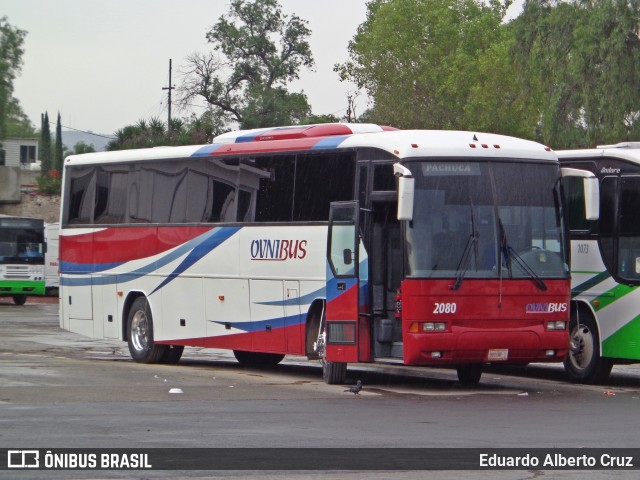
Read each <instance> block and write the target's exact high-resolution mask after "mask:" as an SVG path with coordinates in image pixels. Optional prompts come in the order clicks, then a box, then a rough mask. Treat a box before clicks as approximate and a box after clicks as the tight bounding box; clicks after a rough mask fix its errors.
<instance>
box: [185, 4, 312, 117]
mask: <svg viewBox="0 0 640 480" xmlns="http://www.w3.org/2000/svg"><path fill="white" fill-rule="evenodd" d="M309 34H310V30H309V29H308V28H307V22H306V21H305V20H302V19H301V18H299V17H298V16H296V15H291V16H290V17H288V16H286V15H284V14H283V13H282V10H281V8H280V5H279V3H278V2H277V0H232V1H231V7H230V10H229V13H228V14H227V15H226V16H225V15H223V16H221V17H220V18H219V19H218V22H217V23H216V24H215V25H214V26H213V28H212V29H211V30H210V31H209V32H208V33H207V35H206V38H207V40H208V41H209V42H210V43H211V44H213V46H214V47H213V52H209V53H207V54H199V53H196V54H193V55H192V56H190V57H189V58H188V63H189V67H188V68H187V70H186V71H185V72H184V75H183V76H184V83H183V85H182V86H181V87H180V88H179V94H180V98H181V103H182V104H188V103H189V102H190V101H192V100H194V99H204V100H205V101H206V103H207V104H208V105H209V106H210V108H211V110H212V111H213V112H214V114H216V115H218V116H219V117H220V119H221V120H222V121H224V122H225V123H228V122H235V123H236V124H238V125H239V126H240V128H255V127H264V126H273V125H282V124H295V123H300V122H303V121H304V119H305V118H306V117H308V116H309V115H310V113H311V109H310V107H309V104H308V102H307V97H306V95H305V94H304V93H302V92H301V93H291V92H289V91H288V90H287V88H286V87H287V85H288V84H289V82H291V81H292V80H295V79H297V78H298V76H299V71H300V69H301V68H302V67H308V68H312V67H313V65H314V61H313V56H312V54H311V49H310V46H309V43H308V41H307V38H308V36H309Z"/></svg>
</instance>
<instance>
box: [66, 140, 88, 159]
mask: <svg viewBox="0 0 640 480" xmlns="http://www.w3.org/2000/svg"><path fill="white" fill-rule="evenodd" d="M95 151H96V149H95V148H94V147H93V144H90V145H87V144H86V143H84V142H82V141H80V142H78V143H76V144H75V145H74V146H73V150H71V151H70V152H67V153H65V156H66V155H67V154H68V155H80V154H82V153H93V152H95Z"/></svg>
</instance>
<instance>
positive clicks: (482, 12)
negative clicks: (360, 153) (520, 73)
mask: <svg viewBox="0 0 640 480" xmlns="http://www.w3.org/2000/svg"><path fill="white" fill-rule="evenodd" d="M510 3H511V1H510V0H507V1H504V2H499V1H498V0H492V1H490V2H482V1H476V0H372V1H371V2H370V3H369V4H368V12H367V19H366V20H365V22H364V23H362V24H361V25H360V26H359V27H358V31H357V33H356V35H355V36H354V38H353V40H352V41H351V42H350V43H349V53H350V57H351V59H350V60H349V61H347V62H346V63H344V64H339V65H336V66H335V70H336V71H337V72H338V73H339V75H340V78H341V79H343V80H347V79H348V80H351V81H353V82H354V83H356V85H358V87H360V88H364V89H365V90H366V91H367V93H368V94H369V96H370V97H371V98H372V99H373V102H374V104H373V107H372V108H371V110H370V111H369V112H367V116H368V117H369V118H371V119H372V120H373V121H376V122H378V123H383V124H390V125H393V126H396V127H401V128H458V129H464V128H474V125H475V124H477V123H478V122H477V121H476V120H475V119H474V117H473V116H471V115H472V114H473V113H474V112H477V107H476V106H475V103H474V102H476V100H477V99H476V98H474V96H472V94H473V93H474V92H475V91H474V88H477V87H478V85H479V84H481V83H482V82H483V81H488V80H489V79H488V78H487V70H486V69H484V70H483V68H482V65H483V62H484V63H485V64H486V63H488V62H490V61H491V58H492V57H498V58H497V59H498V62H497V65H503V64H505V63H506V57H507V52H506V51H505V50H504V49H500V48H497V47H495V45H497V44H500V43H501V42H504V41H505V37H504V33H503V31H502V30H503V26H502V19H503V17H504V15H505V12H506V9H507V8H508V6H509V5H510ZM503 73H504V72H503V69H502V68H499V69H498V70H497V72H496V71H495V70H494V72H493V74H494V75H497V76H499V75H502V74H503ZM485 95H486V93H485Z"/></svg>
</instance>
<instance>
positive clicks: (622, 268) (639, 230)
mask: <svg viewBox="0 0 640 480" xmlns="http://www.w3.org/2000/svg"><path fill="white" fill-rule="evenodd" d="M618 266H619V275H620V277H622V278H625V279H628V280H636V281H637V280H638V279H640V177H625V176H623V177H622V182H621V194H620V236H619V240H618Z"/></svg>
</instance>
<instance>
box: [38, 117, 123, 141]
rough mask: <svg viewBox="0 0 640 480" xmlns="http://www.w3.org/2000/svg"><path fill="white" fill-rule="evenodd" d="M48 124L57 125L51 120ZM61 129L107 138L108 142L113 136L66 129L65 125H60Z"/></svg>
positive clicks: (71, 128) (77, 129)
mask: <svg viewBox="0 0 640 480" xmlns="http://www.w3.org/2000/svg"><path fill="white" fill-rule="evenodd" d="M49 124H51V125H58V124H57V123H56V122H52V121H51V120H49ZM60 127H61V128H66V129H67V130H73V131H74V132H81V133H86V134H88V135H94V136H96V137H102V138H108V139H109V140H113V139H114V138H116V137H114V136H113V135H111V136H109V135H100V134H99V133H93V132H89V131H87V130H80V129H79V128H73V127H67V126H66V125H60Z"/></svg>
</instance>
